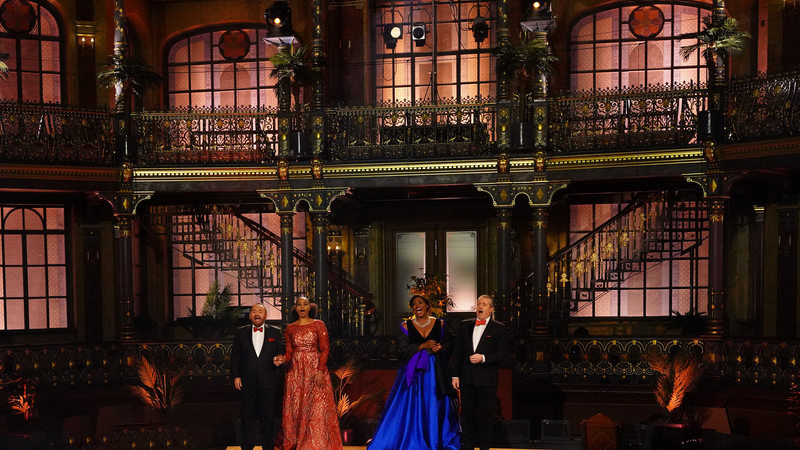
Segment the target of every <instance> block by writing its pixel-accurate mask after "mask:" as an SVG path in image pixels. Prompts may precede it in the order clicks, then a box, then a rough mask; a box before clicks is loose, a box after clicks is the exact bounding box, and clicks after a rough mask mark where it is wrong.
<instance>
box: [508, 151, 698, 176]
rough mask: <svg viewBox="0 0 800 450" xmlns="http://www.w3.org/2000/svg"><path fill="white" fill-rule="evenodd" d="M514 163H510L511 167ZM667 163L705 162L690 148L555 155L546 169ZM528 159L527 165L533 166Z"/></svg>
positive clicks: (531, 160)
mask: <svg viewBox="0 0 800 450" xmlns="http://www.w3.org/2000/svg"><path fill="white" fill-rule="evenodd" d="M513 162H514V161H512V167H513V166H514V164H513ZM666 162H669V163H670V164H676V163H682V164H696V163H702V162H705V158H704V157H703V149H702V148H700V147H698V148H691V149H682V150H657V151H627V152H617V153H605V154H602V155H596V154H593V155H570V156H558V155H555V156H553V157H552V158H550V159H549V160H548V161H547V169H548V170H549V171H550V170H568V169H595V168H601V167H627V166H642V165H658V164H664V163H666ZM534 163H535V162H534V160H533V159H530V163H529V165H531V166H534Z"/></svg>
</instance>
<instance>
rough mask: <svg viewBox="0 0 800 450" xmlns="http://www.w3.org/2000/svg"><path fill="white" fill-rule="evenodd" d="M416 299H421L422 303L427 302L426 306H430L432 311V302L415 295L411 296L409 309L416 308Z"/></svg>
mask: <svg viewBox="0 0 800 450" xmlns="http://www.w3.org/2000/svg"><path fill="white" fill-rule="evenodd" d="M415 298H421V299H422V301H423V302H425V304H426V305H428V309H431V301H430V300H428V299H427V298H425V297H424V296H422V295H419V294H414V295H412V296H411V300H409V301H408V307H409V308H413V307H414V299H415Z"/></svg>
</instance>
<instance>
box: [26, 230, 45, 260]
mask: <svg viewBox="0 0 800 450" xmlns="http://www.w3.org/2000/svg"><path fill="white" fill-rule="evenodd" d="M25 241H26V243H27V247H28V248H27V252H28V253H27V255H26V256H27V257H28V264H32V265H44V261H45V258H44V235H41V234H29V235H28V236H27V239H26V240H25Z"/></svg>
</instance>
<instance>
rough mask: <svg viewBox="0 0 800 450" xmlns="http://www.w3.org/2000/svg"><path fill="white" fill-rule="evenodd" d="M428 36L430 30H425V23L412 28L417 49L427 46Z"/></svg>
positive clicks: (419, 23)
mask: <svg viewBox="0 0 800 450" xmlns="http://www.w3.org/2000/svg"><path fill="white" fill-rule="evenodd" d="M427 34H428V30H427V29H426V28H425V24H424V23H422V22H417V23H415V24H414V25H412V26H411V39H412V40H413V41H414V43H415V44H417V47H422V46H423V45H425V37H426V36H427Z"/></svg>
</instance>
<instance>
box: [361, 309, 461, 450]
mask: <svg viewBox="0 0 800 450" xmlns="http://www.w3.org/2000/svg"><path fill="white" fill-rule="evenodd" d="M432 325H433V328H432V329H431V331H430V334H429V335H428V336H427V337H422V335H420V333H419V331H417V329H416V327H414V325H413V324H412V323H411V321H410V320H408V321H406V327H407V329H404V328H403V327H400V335H399V337H398V351H399V352H400V354H401V355H403V360H404V361H405V364H403V366H402V367H400V370H399V371H398V373H397V379H396V380H395V382H394V386H392V391H391V393H390V394H389V398H388V400H387V401H386V407H384V408H383V413H382V414H381V420H380V422H379V423H378V429H377V430H376V431H375V437H374V438H373V440H372V442H371V443H370V444H369V445H368V449H369V450H460V449H461V427H460V425H459V423H458V409H457V408H456V406H455V403H454V401H453V400H452V399H451V398H450V397H448V396H447V395H445V393H444V391H445V389H443V386H438V385H437V381H436V379H437V377H436V368H435V366H436V365H437V364H442V365H446V362H445V360H444V356H443V354H444V351H440V352H438V353H436V354H433V353H428V351H427V350H422V351H420V350H419V346H420V345H421V344H423V343H424V342H425V341H428V340H434V341H437V342H439V343H441V344H442V346H443V347H444V346H445V345H446V341H448V340H449V337H450V333H448V332H447V331H446V330H445V329H444V327H445V325H444V322H443V321H442V320H441V319H436V320H435V322H434V323H433V324H432ZM440 375H441V372H440ZM446 382H449V380H442V381H441V382H440V383H446Z"/></svg>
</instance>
